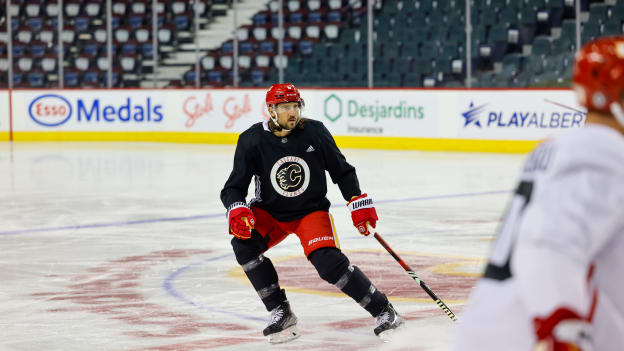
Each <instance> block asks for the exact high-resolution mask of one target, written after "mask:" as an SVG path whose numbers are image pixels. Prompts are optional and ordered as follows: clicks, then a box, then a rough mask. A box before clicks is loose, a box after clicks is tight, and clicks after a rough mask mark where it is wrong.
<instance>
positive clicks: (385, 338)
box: [377, 319, 405, 342]
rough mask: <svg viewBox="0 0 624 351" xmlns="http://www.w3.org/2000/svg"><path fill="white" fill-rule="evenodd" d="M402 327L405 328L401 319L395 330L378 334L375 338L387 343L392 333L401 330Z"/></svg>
mask: <svg viewBox="0 0 624 351" xmlns="http://www.w3.org/2000/svg"><path fill="white" fill-rule="evenodd" d="M403 326H405V321H404V320H402V319H401V322H400V324H399V325H398V326H397V327H396V328H394V329H388V330H384V331H382V332H381V333H379V335H377V337H378V338H379V339H380V340H381V341H383V342H389V341H390V340H392V337H393V334H394V332H395V331H397V330H401V329H403Z"/></svg>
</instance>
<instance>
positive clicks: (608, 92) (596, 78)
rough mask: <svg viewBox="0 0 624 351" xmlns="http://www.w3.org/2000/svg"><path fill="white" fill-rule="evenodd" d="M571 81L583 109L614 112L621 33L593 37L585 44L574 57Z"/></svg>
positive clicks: (621, 74)
mask: <svg viewBox="0 0 624 351" xmlns="http://www.w3.org/2000/svg"><path fill="white" fill-rule="evenodd" d="M572 82H573V88H574V90H576V92H577V95H578V98H579V102H580V104H581V105H583V106H585V107H587V110H589V111H599V112H608V113H611V114H614V115H616V113H614V111H613V109H614V108H615V109H618V108H619V109H620V111H621V106H620V103H619V102H620V99H621V98H622V93H623V92H624V36H610V37H602V38H597V39H595V40H592V41H590V42H588V43H587V44H585V45H584V46H583V47H582V48H581V50H580V51H579V52H578V53H577V54H576V56H575V60H574V72H573V76H572ZM614 103H616V104H614ZM614 105H616V106H614ZM616 117H619V116H617V115H616Z"/></svg>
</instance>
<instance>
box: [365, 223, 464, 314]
mask: <svg viewBox="0 0 624 351" xmlns="http://www.w3.org/2000/svg"><path fill="white" fill-rule="evenodd" d="M374 237H375V239H377V241H379V243H380V244H381V246H383V247H384V249H386V251H388V253H389V254H390V255H391V256H392V257H394V259H395V260H396V261H397V262H399V264H400V265H401V267H403V269H405V271H406V272H407V274H409V275H410V277H412V279H414V280H415V281H416V283H418V284H419V285H420V287H421V288H423V290H424V291H425V292H426V293H427V294H428V295H429V296H430V297H431V298H432V299H433V301H435V303H436V304H437V305H438V306H439V307H440V308H441V309H442V310H443V311H444V312H445V313H446V315H447V316H449V318H450V319H451V320H452V321H453V322H457V317H455V313H453V312H451V310H450V309H449V308H448V306H447V305H446V304H445V303H444V302H443V301H442V300H440V298H439V297H438V296H437V295H436V294H435V293H434V292H433V291H431V289H429V287H428V286H427V284H425V282H423V281H422V280H420V278H418V276H417V275H416V273H414V271H413V270H412V269H411V268H410V267H409V266H408V265H407V263H405V262H404V261H403V260H402V259H401V257H399V255H397V254H396V252H394V250H392V248H391V247H390V246H389V245H388V243H387V242H386V241H385V240H384V239H382V238H381V235H379V234H378V233H377V232H375V235H374Z"/></svg>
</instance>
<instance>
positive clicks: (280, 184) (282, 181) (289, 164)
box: [271, 156, 310, 197]
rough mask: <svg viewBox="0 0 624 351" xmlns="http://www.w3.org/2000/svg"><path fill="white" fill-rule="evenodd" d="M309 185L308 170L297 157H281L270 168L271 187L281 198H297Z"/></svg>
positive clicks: (305, 164) (303, 162) (304, 162)
mask: <svg viewBox="0 0 624 351" xmlns="http://www.w3.org/2000/svg"><path fill="white" fill-rule="evenodd" d="M309 184H310V168H309V167H308V164H307V163H306V161H304V160H303V159H301V158H299V157H296V156H286V157H282V158H281V159H279V160H278V161H277V162H275V164H274V165H273V168H271V185H273V189H275V191H277V192H278V193H279V194H280V195H282V196H286V197H295V196H299V195H301V194H302V193H303V192H304V191H306V189H307V188H308V185H309Z"/></svg>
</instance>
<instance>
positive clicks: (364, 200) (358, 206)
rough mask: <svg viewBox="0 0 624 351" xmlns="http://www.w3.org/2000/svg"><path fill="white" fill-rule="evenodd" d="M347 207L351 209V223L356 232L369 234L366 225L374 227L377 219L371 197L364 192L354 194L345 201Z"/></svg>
mask: <svg viewBox="0 0 624 351" xmlns="http://www.w3.org/2000/svg"><path fill="white" fill-rule="evenodd" d="M347 207H349V210H351V219H353V225H354V226H355V228H356V229H357V230H358V232H360V234H362V235H368V234H370V231H369V230H368V226H369V225H370V226H371V227H373V228H375V226H376V225H377V220H378V219H379V218H377V211H375V207H374V206H373V199H371V198H370V197H368V195H366V194H362V195H360V196H354V197H352V198H351V201H349V203H347Z"/></svg>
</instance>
